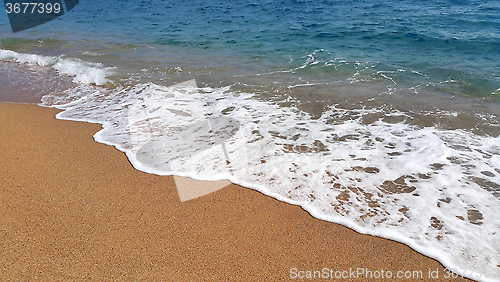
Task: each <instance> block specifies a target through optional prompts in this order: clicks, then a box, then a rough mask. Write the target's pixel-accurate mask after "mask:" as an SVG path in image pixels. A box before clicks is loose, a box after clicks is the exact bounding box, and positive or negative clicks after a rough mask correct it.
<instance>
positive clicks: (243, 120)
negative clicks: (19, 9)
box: [48, 81, 500, 281]
mask: <svg viewBox="0 0 500 282" xmlns="http://www.w3.org/2000/svg"><path fill="white" fill-rule="evenodd" d="M87 87H88V88H86V89H85V91H82V89H73V90H72V91H73V92H74V93H71V91H68V92H67V93H66V95H68V96H70V97H72V98H71V99H69V100H68V101H71V102H70V103H68V104H65V105H59V106H58V107H59V108H62V109H65V111H64V112H62V113H60V114H59V115H58V118H61V119H71V120H82V121H87V122H95V123H101V124H103V130H101V131H100V132H98V133H97V134H96V135H95V136H94V138H95V139H96V141H99V142H102V143H105V144H109V145H113V146H115V147H117V148H118V149H119V150H121V151H123V152H125V153H126V154H127V156H128V157H129V159H130V161H131V163H132V164H133V165H134V167H135V168H137V169H139V170H142V171H145V172H149V173H156V174H160V175H170V174H173V175H179V176H189V177H192V178H195V179H199V180H220V179H229V180H230V181H232V182H234V183H237V184H241V185H243V186H246V187H250V188H254V189H257V190H259V191H261V192H263V193H265V194H267V195H270V196H272V197H275V198H277V199H279V200H282V201H285V202H288V203H292V204H296V205H300V206H302V207H303V208H304V209H306V210H307V211H308V212H310V213H311V214H312V215H313V216H315V217H317V218H320V219H324V220H328V221H332V222H337V223H340V224H343V225H346V226H348V227H351V228H353V229H355V230H357V231H359V232H362V233H367V234H372V235H376V236H381V237H385V238H389V239H393V240H396V241H399V242H402V243H405V244H407V245H409V246H410V247H412V248H413V249H415V250H417V251H419V252H421V253H423V254H426V255H428V256H430V257H433V258H436V259H438V260H439V261H441V262H442V263H443V264H444V265H445V266H446V267H448V268H449V269H455V270H456V271H457V273H459V274H461V275H463V276H465V277H469V278H472V279H475V280H479V281H494V280H499V279H500V268H499V267H498V265H500V255H499V254H500V243H499V242H500V234H499V232H498V230H500V221H499V220H498V214H500V205H499V200H500V186H499V185H498V183H500V170H499V167H500V138H499V137H489V136H479V135H475V134H473V133H471V132H468V131H465V130H443V129H438V128H436V127H417V126H412V125H409V124H405V123H387V122H384V121H382V119H380V120H378V121H375V122H373V123H371V124H363V122H362V121H363V116H365V115H368V114H374V113H378V114H382V115H385V116H407V115H410V114H409V113H404V112H398V111H396V110H384V109H362V110H345V109H341V108H336V107H333V108H331V109H330V110H328V111H326V112H325V113H324V114H323V115H322V116H321V118H319V119H312V118H311V117H310V116H309V115H308V114H307V113H304V112H301V111H299V110H297V109H295V108H293V107H280V106H279V105H276V104H272V103H269V102H264V101H260V100H258V99H256V98H255V97H253V96H252V95H250V94H246V93H233V92H231V91H230V90H229V88H223V89H209V88H205V89H196V88H195V87H194V86H193V82H192V81H191V82H188V83H186V84H181V85H177V86H175V87H163V86H159V85H155V84H152V83H150V84H140V85H136V86H134V87H128V88H121V89H117V90H113V91H112V92H110V90H104V89H100V88H98V87H92V86H87ZM78 93H79V94H78ZM48 100H50V99H48ZM61 101H63V100H61ZM55 104H57V100H56V102H55ZM433 114H435V115H441V114H442V115H448V116H450V117H454V116H455V113H447V112H441V113H438V112H436V113H433ZM210 120H211V121H212V122H213V124H212V125H211V126H212V127H211V128H212V129H214V128H216V129H217V130H219V132H223V131H224V130H226V131H225V132H229V131H227V130H231V134H227V136H225V137H224V138H225V139H224V140H223V142H222V143H221V142H215V141H214V140H215V139H214V138H215V137H217V136H216V135H210V134H211V133H209V132H210V131H207V130H206V128H207V127H206V125H205V123H204V122H207V121H208V122H210ZM230 120H236V121H237V123H232V125H231V126H226V127H224V124H226V125H227V124H230ZM217 121H219V124H217ZM235 124H237V127H235ZM234 129H237V130H234ZM217 130H215V131H217ZM179 137H180V138H181V139H179ZM206 140H212V141H210V142H212V143H210V142H208V143H207V142H206ZM179 141H181V142H179ZM174 144H177V146H174ZM228 161H229V163H228Z"/></svg>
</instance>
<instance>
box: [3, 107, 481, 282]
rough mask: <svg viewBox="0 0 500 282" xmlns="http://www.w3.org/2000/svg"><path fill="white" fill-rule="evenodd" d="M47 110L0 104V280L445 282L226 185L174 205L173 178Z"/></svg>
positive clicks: (386, 246)
mask: <svg viewBox="0 0 500 282" xmlns="http://www.w3.org/2000/svg"><path fill="white" fill-rule="evenodd" d="M58 112H60V110H57V109H52V108H43V107H40V106H37V105H32V104H11V103H0V138H1V139H2V140H1V142H0V148H2V150H1V151H2V152H3V157H2V158H1V159H0V166H1V167H2V170H1V172H0V182H2V185H0V186H1V190H0V199H1V205H0V212H1V213H2V214H3V218H2V219H1V221H2V224H1V226H3V227H2V232H1V233H0V246H2V247H1V248H0V249H1V250H2V256H1V257H0V260H1V264H2V265H3V271H1V272H0V279H1V280H3V281H18V280H29V281H52V280H99V279H103V280H112V281H116V280H119V281H120V280H134V281H135V280H148V281H149V280H154V281H156V280H158V281H160V280H161V281H200V280H231V281H277V280H279V281H287V280H297V279H293V276H294V275H295V274H296V276H300V273H299V271H303V272H302V275H304V276H305V278H307V271H311V275H314V273H313V271H319V272H320V273H321V272H322V271H323V270H324V269H325V268H326V269H328V270H334V272H335V271H341V273H342V271H349V270H350V269H356V270H357V269H364V270H369V271H372V272H377V271H378V273H379V274H380V273H381V272H380V271H381V270H384V271H385V272H386V273H387V271H390V272H391V273H392V275H394V276H395V275H397V273H398V272H399V271H402V272H403V273H406V271H410V272H416V273H417V274H418V272H419V271H420V272H421V273H422V277H419V278H416V279H405V281H449V279H447V278H446V277H445V275H446V271H445V269H444V267H443V266H442V265H441V264H440V263H439V262H437V261H436V260H434V259H430V258H428V257H425V256H424V255H422V254H419V253H417V252H416V251H414V250H412V249H411V248H409V247H408V246H406V245H403V244H401V243H398V242H395V241H391V240H388V239H383V238H378V237H373V236H370V235H363V234H359V233H357V232H355V231H353V230H351V229H349V228H347V227H344V226H342V225H339V224H335V223H331V222H326V221H322V220H319V219H316V218H314V217H312V216H311V215H309V214H308V213H307V212H306V211H304V210H303V209H302V208H300V207H298V206H293V205H290V204H287V203H283V202H280V201H278V200H275V199H273V198H270V197H268V196H265V195H263V194H261V193H259V192H257V191H254V190H251V189H247V188H244V187H241V186H238V185H235V184H231V185H229V186H227V187H225V188H223V189H221V190H218V191H216V192H214V193H211V194H209V195H206V196H203V197H201V198H196V199H193V200H189V201H185V202H181V201H180V199H179V196H178V194H177V189H176V187H175V182H174V178H173V177H172V176H158V175H152V174H146V173H144V172H141V171H137V170H135V169H134V168H133V167H132V165H131V164H130V163H129V162H128V159H127V158H126V156H125V155H124V154H123V153H122V152H119V151H118V150H116V149H115V148H113V147H111V146H107V145H104V144H101V143H97V142H95V141H94V140H93V139H92V136H93V134H95V132H97V131H99V130H100V129H101V126H100V125H98V124H89V123H84V122H75V121H64V120H56V119H55V117H54V116H55V114H57V113H58ZM293 269H295V270H293ZM429 270H430V271H437V274H438V277H437V278H434V277H429ZM334 272H327V273H334ZM375 275H376V274H375ZM297 278H298V280H302V279H299V278H300V277H297ZM323 278H324V277H323ZM351 278H352V279H351V280H370V281H373V280H376V279H369V277H365V276H364V275H363V276H360V275H358V276H357V277H354V278H353V277H352V275H351ZM330 279H331V278H330ZM307 280H310V279H307ZM320 280H324V279H320ZM346 280H348V279H346ZM379 280H380V281H382V280H387V278H386V279H382V278H379ZM389 280H390V279H389ZM453 281H471V280H468V279H460V278H456V279H453Z"/></svg>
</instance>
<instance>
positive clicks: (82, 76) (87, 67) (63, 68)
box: [0, 49, 113, 85]
mask: <svg viewBox="0 0 500 282" xmlns="http://www.w3.org/2000/svg"><path fill="white" fill-rule="evenodd" d="M0 60H4V61H13V62H18V63H21V64H28V65H39V66H43V67H52V68H54V69H56V70H57V71H58V72H59V74H61V75H65V76H71V77H73V82H75V83H83V84H96V85H103V84H106V83H107V82H109V81H108V79H107V78H106V76H108V75H110V74H111V73H112V71H111V70H112V69H113V68H110V67H104V66H103V65H102V64H99V63H91V62H86V61H83V60H80V59H75V58H63V57H62V56H59V57H53V56H41V55H35V54H23V53H18V52H14V51H11V50H2V49H0Z"/></svg>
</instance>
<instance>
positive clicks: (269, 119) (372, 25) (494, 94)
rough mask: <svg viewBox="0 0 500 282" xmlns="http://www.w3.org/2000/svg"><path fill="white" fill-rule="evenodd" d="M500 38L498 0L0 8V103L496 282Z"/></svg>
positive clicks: (144, 165) (153, 166)
mask: <svg viewBox="0 0 500 282" xmlns="http://www.w3.org/2000/svg"><path fill="white" fill-rule="evenodd" d="M499 46H500V1H465V0H464V1H371V0H366V1H222V0H221V1H197V0H195V1H189V2H187V1H178V2H177V1H175V2H173V1H159V0H156V1H116V0H111V1H81V2H80V3H79V4H78V5H77V6H76V7H75V8H74V9H73V10H72V11H70V12H69V13H67V14H65V15H64V16H62V17H60V18H58V19H56V20H53V21H51V22H49V23H46V24H44V25H41V26H38V27H35V28H32V29H29V30H26V31H23V32H19V33H15V34H14V33H12V32H11V30H10V27H9V25H8V19H7V15H6V14H0V73H2V76H1V77H0V98H2V97H3V98H2V99H3V100H7V101H18V102H19V101H21V102H22V101H32V102H40V101H41V103H42V104H43V105H45V106H55V107H59V108H61V109H64V110H65V111H64V112H63V113H62V114H60V115H59V116H58V118H64V119H72V120H83V121H88V122H98V123H101V124H103V127H104V130H103V131H101V132H100V133H98V134H97V135H96V136H95V139H96V140H97V141H99V142H103V143H106V144H109V145H113V146H115V147H116V148H117V149H119V150H121V151H123V152H125V153H126V154H127V156H128V157H129V159H130V161H131V162H132V164H133V165H134V167H136V168H137V169H140V170H143V171H146V172H150V173H156V174H175V175H184V176H190V177H193V178H197V179H207V180H209V179H223V178H226V179H230V180H231V181H232V182H234V183H238V184H241V185H244V186H246V187H249V188H253V189H257V190H259V191H261V192H263V193H265V194H267V195H270V196H272V197H275V198H277V199H280V200H282V201H286V202H290V203H293V204H297V205H300V206H302V207H303V208H304V209H305V210H307V211H308V212H310V213H311V214H312V215H313V216H315V217H317V218H321V219H324V220H329V221H332V222H337V223H341V224H344V225H346V226H349V227H351V228H353V229H355V230H357V231H359V232H363V233H368V234H373V235H376V236H382V237H386V238H390V239H393V240H396V241H399V242H402V243H405V244H407V245H409V246H410V247H412V248H414V249H415V250H417V251H419V252H421V253H423V254H426V255H428V256H431V257H434V258H436V259H438V260H439V261H441V262H442V263H443V264H444V265H445V266H446V267H449V268H450V269H455V270H456V272H458V273H459V274H461V275H464V276H467V277H471V278H473V279H476V280H482V281H498V280H499V279H500V257H499V255H498V254H499V253H500V245H499V244H500V243H499V242H500V235H499V234H498V230H499V228H500V221H499V220H498V216H497V215H498V213H500V203H499V199H500V139H499V138H500V137H499V135H500V118H499V117H500V63H499V62H500V47H499ZM30 54H33V55H30ZM34 81H36V83H34ZM186 81H188V82H186ZM184 82H186V83H184ZM178 83H181V84H180V85H179V84H178ZM176 84H177V86H175V87H171V86H172V85H176ZM7 94H8V95H7ZM143 109H149V111H146V113H148V115H147V116H144V111H143ZM207 120H208V121H209V122H207ZM152 121H154V122H152ZM205 123H206V124H207V125H206V126H209V125H208V124H211V126H214V127H215V128H218V129H220V130H219V131H220V132H222V133H223V134H222V133H221V134H222V135H224V138H222V137H221V138H222V139H224V140H223V142H222V141H214V142H213V143H206V144H205V143H203V142H202V141H200V140H207V139H210V138H212V137H213V136H210V134H209V133H208V132H209V131H204V129H203V128H204V127H206V126H205ZM146 124H148V127H147V128H149V129H148V130H149V131H147V130H146V131H145V129H144V128H146V127H145V125H146ZM198 127H199V128H201V129H200V130H199V131H197V130H195V129H196V128H198ZM151 128H155V129H151ZM182 128H184V129H185V130H183V129H182ZM202 129H203V130H202ZM200 132H204V133H200ZM207 134H208V135H207ZM191 139H192V140H198V141H199V142H202V143H203V144H202V145H200V143H196V142H194V141H192V140H191ZM222 139H221V140H222ZM186 140H189V141H186ZM198 141H197V142H198ZM220 142H222V143H224V144H226V145H225V147H220ZM217 144H219V145H217ZM222 148H224V152H222V151H221V150H222ZM356 267H357V266H356Z"/></svg>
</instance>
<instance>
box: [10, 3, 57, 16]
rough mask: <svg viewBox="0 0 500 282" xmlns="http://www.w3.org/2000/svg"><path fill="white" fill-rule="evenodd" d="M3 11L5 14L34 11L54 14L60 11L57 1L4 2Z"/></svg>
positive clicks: (31, 12)
mask: <svg viewBox="0 0 500 282" xmlns="http://www.w3.org/2000/svg"><path fill="white" fill-rule="evenodd" d="M5 11H6V12H7V14H11V13H14V14H26V13H30V14H34V13H39V14H43V13H47V14H50V13H52V12H54V13H55V14H59V12H60V11H61V5H60V4H59V3H54V4H51V3H46V4H44V3H21V4H19V3H14V4H12V3H5Z"/></svg>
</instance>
